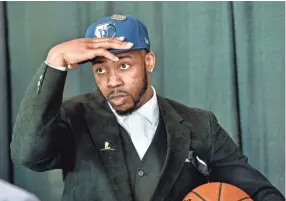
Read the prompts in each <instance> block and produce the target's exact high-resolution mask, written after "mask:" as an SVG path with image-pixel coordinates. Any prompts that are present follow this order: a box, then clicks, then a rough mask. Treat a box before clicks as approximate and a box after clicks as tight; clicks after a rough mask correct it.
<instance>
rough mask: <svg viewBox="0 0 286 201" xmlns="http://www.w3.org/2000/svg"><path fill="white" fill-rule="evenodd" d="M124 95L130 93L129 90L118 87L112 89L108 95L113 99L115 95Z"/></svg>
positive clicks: (108, 97)
mask: <svg viewBox="0 0 286 201" xmlns="http://www.w3.org/2000/svg"><path fill="white" fill-rule="evenodd" d="M122 95H125V96H126V95H129V93H128V92H127V91H124V90H121V89H118V90H113V91H111V92H110V93H109V94H108V95H107V97H106V98H107V99H112V98H114V97H117V96H122Z"/></svg>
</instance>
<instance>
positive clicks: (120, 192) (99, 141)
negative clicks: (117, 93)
mask: <svg viewBox="0 0 286 201" xmlns="http://www.w3.org/2000/svg"><path fill="white" fill-rule="evenodd" d="M85 112H86V114H85V121H86V122H87V127H88V129H89V132H90V134H91V137H92V140H93V142H94V145H95V147H96V149H97V150H98V153H99V154H100V156H101V159H102V162H103V165H104V167H105V169H106V171H107V174H108V176H109V179H110V183H111V185H112V187H113V191H114V192H115V196H116V198H117V200H118V201H121V200H126V201H132V194H131V190H130V189H131V188H130V183H129V178H128V171H127V167H126V163H125V159H124V154H123V148H122V142H121V137H120V133H119V127H118V124H117V120H116V117H115V115H114V114H113V113H112V111H111V110H110V108H109V106H108V104H107V102H106V101H105V99H104V97H103V96H99V97H98V96H97V97H95V96H94V95H92V100H91V101H90V102H89V103H88V104H87V106H86V108H85Z"/></svg>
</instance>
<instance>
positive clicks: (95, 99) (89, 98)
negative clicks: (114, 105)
mask: <svg viewBox="0 0 286 201" xmlns="http://www.w3.org/2000/svg"><path fill="white" fill-rule="evenodd" d="M101 101H102V97H101V96H100V95H99V94H98V93H86V94H81V95H77V96H73V97H68V98H64V100H63V106H64V107H65V109H70V108H76V107H79V106H84V105H88V104H90V103H92V104H93V105H99V104H100V102H101Z"/></svg>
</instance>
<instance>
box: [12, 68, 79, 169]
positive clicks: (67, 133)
mask: <svg viewBox="0 0 286 201" xmlns="http://www.w3.org/2000/svg"><path fill="white" fill-rule="evenodd" d="M66 76H67V72H66V71H59V70H56V69H53V68H50V67H48V66H47V65H46V64H42V65H41V66H40V68H39V69H38V70H37V72H36V74H35V76H34V77H33V79H32V81H31V83H30V85H29V87H28V89H27V91H26V92H25V95H24V98H23V100H22V102H21V104H20V108H19V113H18V115H17V117H16V122H15V125H14V128H13V134H12V142H11V145H10V147H11V158H12V161H13V162H14V164H21V165H24V166H26V167H28V168H30V169H32V170H34V171H46V170H51V169H60V168H68V167H69V166H70V165H71V161H72V155H73V154H72V151H73V150H74V149H73V136H72V132H71V130H70V128H69V123H68V119H67V117H66V115H65V109H64V107H63V106H62V98H63V91H64V85H65V80H66Z"/></svg>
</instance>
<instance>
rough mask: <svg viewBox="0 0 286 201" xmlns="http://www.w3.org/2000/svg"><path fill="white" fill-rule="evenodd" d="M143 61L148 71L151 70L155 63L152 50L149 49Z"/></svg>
mask: <svg viewBox="0 0 286 201" xmlns="http://www.w3.org/2000/svg"><path fill="white" fill-rule="evenodd" d="M145 63H146V68H147V71H148V72H152V71H153V70H154V68H155V64H156V56H155V54H154V52H152V51H150V52H148V53H147V54H146V55H145Z"/></svg>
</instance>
